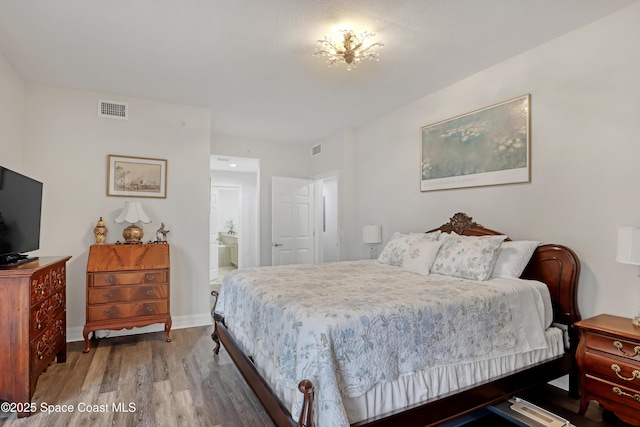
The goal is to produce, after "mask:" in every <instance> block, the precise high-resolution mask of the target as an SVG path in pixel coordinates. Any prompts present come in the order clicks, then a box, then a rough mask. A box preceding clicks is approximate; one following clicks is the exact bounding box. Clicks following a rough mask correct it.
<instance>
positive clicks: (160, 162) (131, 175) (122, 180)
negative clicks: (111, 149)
mask: <svg viewBox="0 0 640 427" xmlns="http://www.w3.org/2000/svg"><path fill="white" fill-rule="evenodd" d="M108 157H109V161H108V169H109V173H108V177H107V195H108V196H125V197H159V198H165V197H167V161H166V160H164V159H149V158H145V157H129V156H115V155H111V154H110V155H109V156H108Z"/></svg>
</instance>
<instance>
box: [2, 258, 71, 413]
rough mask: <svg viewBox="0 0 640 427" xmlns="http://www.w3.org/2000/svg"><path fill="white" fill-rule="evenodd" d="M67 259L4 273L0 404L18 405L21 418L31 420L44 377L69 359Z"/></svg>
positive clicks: (39, 261) (30, 264) (5, 269)
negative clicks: (51, 367)
mask: <svg viewBox="0 0 640 427" xmlns="http://www.w3.org/2000/svg"><path fill="white" fill-rule="evenodd" d="M69 258H71V257H41V258H40V259H36V260H34V261H30V262H27V263H24V264H21V265H19V266H17V267H0V295H1V297H0V399H2V400H5V401H8V402H14V403H16V404H18V405H17V406H16V408H17V409H18V411H17V412H18V416H19V417H24V416H28V415H30V412H28V410H29V405H28V404H29V403H31V397H32V396H33V393H34V391H35V389H36V384H37V382H38V377H39V376H40V374H42V373H43V372H44V371H45V369H47V367H48V366H49V364H51V362H53V361H54V360H56V359H57V361H58V363H63V362H65V361H66V358H67V342H66V330H67V317H66V262H67V260H69ZM51 403H53V402H51ZM21 409H23V410H21Z"/></svg>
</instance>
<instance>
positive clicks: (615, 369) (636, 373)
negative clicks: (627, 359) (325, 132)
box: [611, 363, 640, 381]
mask: <svg viewBox="0 0 640 427" xmlns="http://www.w3.org/2000/svg"><path fill="white" fill-rule="evenodd" d="M611 370H612V371H613V372H615V374H616V375H617V376H618V378H620V379H623V380H625V381H633V380H635V379H636V378H638V379H640V371H638V370H637V369H635V370H634V371H633V372H631V377H623V376H622V375H620V371H622V369H621V368H620V366H618V365H616V364H615V363H614V364H613V365H611Z"/></svg>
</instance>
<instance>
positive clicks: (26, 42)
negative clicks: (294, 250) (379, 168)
mask: <svg viewBox="0 0 640 427" xmlns="http://www.w3.org/2000/svg"><path fill="white" fill-rule="evenodd" d="M637 1H639V0H562V1H558V0H395V1H393V0H308V1H305V0H268V1H267V0H179V1H177V0H109V1H104V0H55V1H52V0H0V52H1V53H2V54H3V55H4V56H5V57H6V59H7V60H8V61H9V63H10V64H12V66H13V67H14V68H15V69H16V71H17V72H18V73H19V74H20V75H21V76H22V77H23V78H24V79H25V80H27V81H29V82H40V83H45V84H53V85H62V86H67V87H71V88H78V89H85V90H95V91H105V92H110V93H115V94H121V95H126V96H134V97H141V98H149V99H156V100H160V101H167V102H173V103H179V104H188V105H195V106H201V107H206V108H209V109H210V110H211V115H212V117H211V120H212V121H211V123H212V132H214V133H216V134H227V135H236V136H243V137H249V138H256V139H267V140H274V141H283V142H301V143H310V142H314V141H317V140H319V139H321V138H323V137H325V136H327V135H329V134H331V133H333V132H335V131H337V130H339V129H342V128H345V127H352V126H357V125H360V124H362V123H365V122H367V121H369V120H371V119H373V118H375V117H378V116H380V115H382V114H385V113H387V112H389V111H392V110H394V109H396V108H398V107H400V106H402V105H405V104H407V103H409V102H411V101H413V100H415V99H418V98H420V97H423V96H425V95H427V94H429V93H432V92H434V91H436V90H438V89H440V88H442V87H445V86H447V85H449V84H451V83H453V82H456V81H458V80H460V79H462V78H465V77H467V76H469V75H472V74H474V73H476V72H478V71H480V70H482V69H484V68H487V67H489V66H491V65H493V64H496V63H498V62H500V61H503V60H505V59H507V58H510V57H512V56H514V55H517V54H518V53H520V52H523V51H526V50H528V49H531V48H532V47H535V46H537V45H540V44H542V43H544V42H546V41H548V40H551V39H553V38H555V37H558V36H560V35H562V34H565V33H567V32H569V31H571V30H573V29H575V28H578V27H580V26H582V25H585V24H587V23H590V22H592V21H594V20H596V19H598V18H600V17H603V16H605V15H607V14H610V13H612V12H614V11H617V10H619V9H621V8H623V7H626V6H628V5H630V4H632V3H636V2H637ZM341 25H350V26H351V27H352V28H353V29H354V30H355V31H356V32H357V33H359V32H360V31H361V30H364V29H366V30H369V31H371V32H374V33H376V34H377V37H376V40H378V41H381V42H383V43H384V44H385V48H384V49H383V50H382V52H381V58H380V62H366V63H364V64H362V65H361V66H359V67H358V68H357V69H355V70H352V71H347V70H346V69H345V68H343V67H337V68H336V67H334V68H328V67H327V66H326V65H325V63H324V60H323V59H322V58H319V57H314V56H313V55H312V54H313V52H314V48H315V46H316V44H315V42H316V40H317V39H319V38H322V37H323V36H325V35H327V36H333V31H334V29H336V28H338V27H339V26H341Z"/></svg>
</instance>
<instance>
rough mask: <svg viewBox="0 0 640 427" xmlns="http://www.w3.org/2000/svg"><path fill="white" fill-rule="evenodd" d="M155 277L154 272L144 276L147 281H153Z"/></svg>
mask: <svg viewBox="0 0 640 427" xmlns="http://www.w3.org/2000/svg"><path fill="white" fill-rule="evenodd" d="M155 278H156V275H155V274H147V275H146V276H144V280H146V281H147V282H153V279H155Z"/></svg>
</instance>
